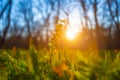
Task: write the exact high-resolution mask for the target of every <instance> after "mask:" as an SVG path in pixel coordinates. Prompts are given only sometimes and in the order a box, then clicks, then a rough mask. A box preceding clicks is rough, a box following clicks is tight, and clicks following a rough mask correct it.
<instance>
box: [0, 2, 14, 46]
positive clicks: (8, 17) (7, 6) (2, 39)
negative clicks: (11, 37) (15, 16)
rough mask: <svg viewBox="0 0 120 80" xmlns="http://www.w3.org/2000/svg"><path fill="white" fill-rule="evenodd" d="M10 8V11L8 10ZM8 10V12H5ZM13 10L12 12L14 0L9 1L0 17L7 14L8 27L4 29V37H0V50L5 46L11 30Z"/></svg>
mask: <svg viewBox="0 0 120 80" xmlns="http://www.w3.org/2000/svg"><path fill="white" fill-rule="evenodd" d="M7 8H8V10H7ZM6 10H7V12H5V11H6ZM11 10H12V0H8V3H7V4H6V5H5V7H4V8H3V10H2V12H1V14H0V17H1V16H3V14H6V21H7V23H6V26H5V27H4V30H3V32H2V35H1V37H0V39H1V40H0V41H1V42H0V48H2V47H3V46H4V44H5V38H6V36H7V33H8V30H9V28H10V23H11Z"/></svg>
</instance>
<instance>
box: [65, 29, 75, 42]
mask: <svg viewBox="0 0 120 80" xmlns="http://www.w3.org/2000/svg"><path fill="white" fill-rule="evenodd" d="M66 37H67V38H68V39H70V40H73V39H75V37H76V34H75V32H74V31H72V30H68V31H67V32H66Z"/></svg>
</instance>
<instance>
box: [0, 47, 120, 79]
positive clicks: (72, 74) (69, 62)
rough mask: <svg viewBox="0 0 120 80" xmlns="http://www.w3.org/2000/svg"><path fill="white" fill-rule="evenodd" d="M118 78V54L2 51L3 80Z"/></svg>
mask: <svg viewBox="0 0 120 80" xmlns="http://www.w3.org/2000/svg"><path fill="white" fill-rule="evenodd" d="M119 75H120V51H119V50H116V51H112V50H103V51H99V52H98V53H97V52H96V51H94V50H86V51H80V50H63V49H52V48H51V49H50V50H47V49H40V50H36V49H34V48H31V49H29V50H21V49H17V50H16V48H13V50H0V80H120V76H119Z"/></svg>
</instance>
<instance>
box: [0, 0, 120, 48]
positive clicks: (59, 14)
mask: <svg viewBox="0 0 120 80" xmlns="http://www.w3.org/2000/svg"><path fill="white" fill-rule="evenodd" d="M119 4H120V0H0V48H4V49H10V48H13V47H14V46H15V47H17V48H23V49H28V48H29V39H30V38H31V39H32V40H33V43H34V45H35V46H36V47H39V48H49V46H48V43H49V42H50V37H51V36H50V35H51V34H50V33H51V31H53V30H54V29H55V25H56V24H57V23H58V22H59V20H66V21H67V22H68V23H67V27H68V28H71V30H73V31H75V32H76V33H77V37H76V39H74V40H65V41H64V42H63V43H64V46H65V45H67V46H69V47H70V48H74V49H85V48H91V47H96V45H97V48H99V49H117V48H120V5H119ZM60 43H62V42H60Z"/></svg>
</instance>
